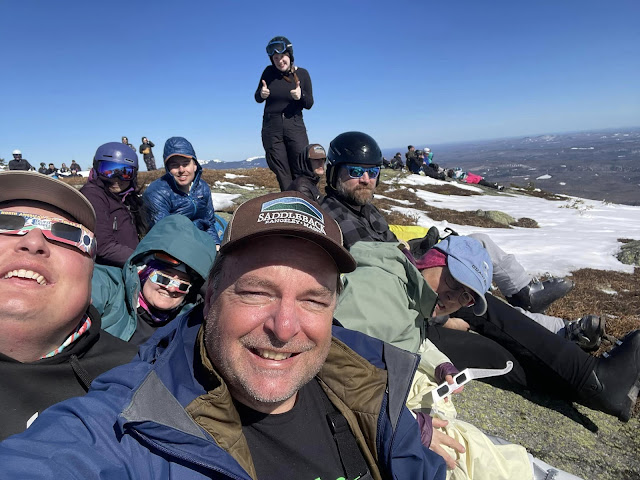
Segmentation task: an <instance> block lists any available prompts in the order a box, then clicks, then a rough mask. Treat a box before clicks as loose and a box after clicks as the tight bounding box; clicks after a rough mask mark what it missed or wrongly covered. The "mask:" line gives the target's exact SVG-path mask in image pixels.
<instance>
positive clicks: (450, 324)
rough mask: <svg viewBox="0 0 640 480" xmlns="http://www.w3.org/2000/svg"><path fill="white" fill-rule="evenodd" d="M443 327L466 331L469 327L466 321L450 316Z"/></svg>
mask: <svg viewBox="0 0 640 480" xmlns="http://www.w3.org/2000/svg"><path fill="white" fill-rule="evenodd" d="M444 328H450V329H452V330H462V331H463V332H466V331H468V330H469V328H471V327H470V326H469V324H468V323H467V322H465V321H464V320H462V319H461V318H456V317H450V318H449V319H448V320H447V321H446V322H445V323H444Z"/></svg>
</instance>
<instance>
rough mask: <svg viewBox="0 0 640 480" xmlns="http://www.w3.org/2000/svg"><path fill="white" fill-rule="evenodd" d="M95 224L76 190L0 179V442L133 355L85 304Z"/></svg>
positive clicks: (8, 176) (23, 178) (25, 176)
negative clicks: (107, 330)
mask: <svg viewBox="0 0 640 480" xmlns="http://www.w3.org/2000/svg"><path fill="white" fill-rule="evenodd" d="M95 226H96V220H95V213H94V211H93V208H92V206H91V204H90V203H89V201H88V200H87V199H86V198H85V197H84V196H83V195H82V194H81V193H79V192H78V191H77V190H76V189H75V188H73V187H71V186H69V185H66V184H65V183H63V182H60V181H58V180H56V179H53V178H52V177H47V176H44V175H41V174H39V173H37V172H3V173H0V330H1V331H2V334H1V335H0V376H1V377H2V387H1V388H0V405H2V409H0V440H2V439H4V438H6V437H8V436H10V435H13V434H15V433H19V432H22V431H23V430H25V429H26V428H28V427H29V425H30V424H31V423H32V422H33V421H34V420H35V419H36V418H37V417H38V416H39V414H41V413H42V412H43V411H44V410H45V409H47V408H48V407H50V406H51V405H53V404H54V403H57V402H60V401H62V400H66V399H68V398H71V397H75V396H80V395H84V394H85V393H86V392H87V390H88V389H89V384H90V383H91V382H92V380H93V379H95V378H96V377H97V376H98V375H100V374H102V373H104V372H105V371H107V370H109V369H111V368H113V367H115V366H117V365H121V364H123V363H127V362H129V361H130V360H131V359H132V358H133V356H134V355H135V353H136V349H135V348H133V347H132V346H131V345H129V344H127V343H126V342H123V341H122V340H120V339H117V338H114V337H113V336H111V335H110V334H108V333H106V332H104V331H103V330H102V329H101V320H100V315H99V314H98V312H97V311H96V310H95V309H94V308H92V307H91V305H90V299H91V291H90V290H91V274H92V271H93V267H94V263H93V259H94V257H95V255H96V240H95V235H94V234H95Z"/></svg>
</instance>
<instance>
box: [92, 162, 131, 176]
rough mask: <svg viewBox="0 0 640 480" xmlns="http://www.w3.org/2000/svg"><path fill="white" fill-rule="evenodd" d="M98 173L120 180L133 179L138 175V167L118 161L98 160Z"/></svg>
mask: <svg viewBox="0 0 640 480" xmlns="http://www.w3.org/2000/svg"><path fill="white" fill-rule="evenodd" d="M98 175H100V176H101V177H105V178H119V179H120V180H133V179H134V177H135V176H136V167H130V166H128V165H123V164H121V163H117V162H109V161H100V162H98Z"/></svg>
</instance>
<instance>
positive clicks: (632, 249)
mask: <svg viewBox="0 0 640 480" xmlns="http://www.w3.org/2000/svg"><path fill="white" fill-rule="evenodd" d="M618 260H620V261H621V262H622V263H624V264H627V265H638V266H640V241H638V240H634V241H633V242H628V243H625V244H624V245H622V247H621V248H620V253H618Z"/></svg>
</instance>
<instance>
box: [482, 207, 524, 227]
mask: <svg viewBox="0 0 640 480" xmlns="http://www.w3.org/2000/svg"><path fill="white" fill-rule="evenodd" d="M476 215H477V216H479V217H486V218H488V219H490V220H493V221H494V222H496V223H499V224H501V225H505V226H509V225H511V224H514V223H516V219H515V218H513V217H512V216H511V215H509V214H507V213H504V212H501V211H499V210H476Z"/></svg>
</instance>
